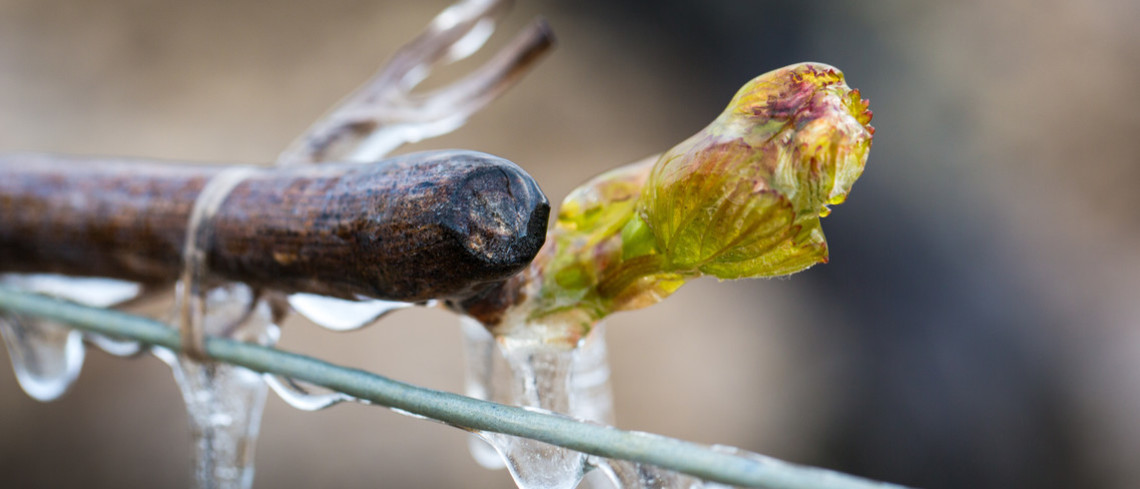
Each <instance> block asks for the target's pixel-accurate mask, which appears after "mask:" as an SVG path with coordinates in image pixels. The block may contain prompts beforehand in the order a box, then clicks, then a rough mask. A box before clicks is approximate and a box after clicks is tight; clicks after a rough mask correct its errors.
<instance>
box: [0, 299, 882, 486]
mask: <svg viewBox="0 0 1140 489" xmlns="http://www.w3.org/2000/svg"><path fill="white" fill-rule="evenodd" d="M0 310H7V311H10V312H13V313H18V314H24V315H30V316H36V317H41V318H44V319H50V320H54V321H59V322H62V323H67V324H69V325H71V326H74V327H76V328H79V329H83V330H87V331H94V332H97V333H101V334H105V335H110V336H115V337H120V338H125V339H131V340H134V341H139V342H142V343H146V344H150V345H157V346H161V347H163V348H168V349H170V350H173V351H179V350H180V349H181V337H180V335H179V333H178V331H177V330H175V329H173V328H171V327H169V326H167V325H165V324H163V323H161V322H158V321H155V320H152V319H147V318H143V317H139V316H133V315H130V314H126V313H123V312H119V311H114V310H109V309H99V308H94V307H87V306H81V305H78V304H75V303H71V302H67V301H63V300H59V299H55V298H51V297H46V296H42V295H37V294H31V293H27V292H21V291H18V290H13V289H11V288H5V287H0ZM206 354H207V355H208V356H209V357H210V358H212V359H214V360H218V361H221V362H225V363H230V364H233V365H239V366H242V367H245V368H248V369H250V370H254V371H257V372H263V373H271V374H276V375H283V376H286V377H291V378H293V379H296V380H301V381H305V382H309V383H312V384H316V385H320V386H323V387H326V388H329V389H333V390H336V391H339V392H342V393H345V394H348V395H350V396H353V397H356V398H359V399H364V400H367V401H370V402H372V403H375V404H379V405H381V406H386V407H390V408H396V409H400V410H403V411H407V412H409V413H412V414H417V415H420V416H424V417H427V418H431V419H435V420H438V421H442V422H444V423H447V424H451V425H454V426H458V427H461V428H466V429H471V430H481V431H490V432H495V433H503V434H507V435H513V436H520V437H525V438H531V439H534V440H538V441H542V442H545V443H549V444H552V445H557V446H560V447H565V448H569V449H572V450H576V451H579V452H583V453H588V454H592V455H597V456H601V457H606V458H612V459H623V460H630V461H635V462H641V463H646V464H651V465H657V466H660V467H663V468H666V469H670V470H674V471H677V472H682V473H685V474H689V475H692V476H696V477H699V478H701V479H704V480H708V481H714V482H720V483H725V484H731V485H735V486H745V487H763V488H770V489H861V488H866V489H870V488H877V489H885V488H900V487H901V486H897V485H893V484H887V483H883V482H875V481H870V480H867V479H862V478H859V477H855V476H851V475H847V474H843V473H839V472H834V471H829V470H826V469H820V468H814V467H806V466H800V465H795V464H791V463H788V462H783V461H780V460H776V459H771V458H764V459H755V458H745V457H738V456H735V455H731V454H727V453H721V452H717V451H714V450H712V449H711V448H710V447H707V446H704V445H699V444H696V443H691V442H687V441H683V440H678V439H674V438H667V437H664V436H659V435H654V434H649V433H642V432H635V431H624V430H619V429H616V428H612V427H608V426H600V425H596V424H589V423H583V422H580V421H576V420H574V419H571V418H568V417H565V416H559V415H556V414H546V413H540V412H534V411H528V410H526V409H522V408H519V407H514V406H506V405H502V404H496V403H493V402H488V401H482V400H478V399H473V398H470V397H465V396H461V395H458V394H453V393H450V392H443V391H437V390H433V389H427V388H424V387H418V386H414V385H411V384H406V383H403V382H399V381H395V380H392V379H389V378H386V377H382V376H379V375H376V374H373V373H370V372H366V371H363V370H357V369H351V368H346V367H341V366H339V365H333V364H331V363H328V362H325V361H323V360H319V359H316V358H312V357H307V356H304V355H298V354H296V353H290V352H287V351H283V350H278V349H274V348H267V347H263V346H259V345H254V344H250V343H243V342H239V341H234V340H229V339H224V338H215V337H208V338H206Z"/></svg>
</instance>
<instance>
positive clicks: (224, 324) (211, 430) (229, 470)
mask: <svg viewBox="0 0 1140 489" xmlns="http://www.w3.org/2000/svg"><path fill="white" fill-rule="evenodd" d="M199 300H202V301H204V306H205V314H204V315H203V316H202V317H201V324H200V325H198V326H199V327H201V328H203V332H204V333H205V334H206V335H209V336H218V337H224V338H230V339H233V340H237V341H244V342H249V343H256V344H260V345H266V346H271V345H274V344H276V342H277V339H278V338H279V336H280V330H279V329H278V327H277V326H276V324H274V319H275V318H274V317H273V311H272V308H271V307H270V306H269V304H268V303H267V302H266V301H265V300H261V299H260V298H258V297H257V296H256V294H255V293H254V292H253V291H252V290H250V288H249V287H247V286H245V285H243V284H237V283H231V284H227V285H224V286H221V287H217V288H214V289H210V290H208V291H205V292H204V293H203V297H200V298H199ZM175 309H176V310H178V308H177V307H176V308H175ZM153 352H154V354H155V356H157V357H159V358H160V359H162V360H163V361H164V362H166V363H167V364H168V365H170V368H171V370H173V372H174V378H175V380H176V381H177V382H178V387H179V389H180V390H181V391H182V398H183V400H184V401H185V402H186V409H187V414H189V417H190V428H191V433H192V435H193V438H194V449H193V458H192V467H193V468H194V469H193V470H194V474H193V475H194V484H195V486H194V487H199V488H219V489H220V488H248V487H250V486H251V485H252V484H253V473H254V469H253V452H254V446H255V445H256V443H257V434H258V430H259V427H260V424H261V413H262V410H263V408H264V406H265V395H266V391H267V388H266V384H265V382H263V381H262V377H261V374H258V373H256V372H253V371H251V370H247V369H245V368H242V367H237V366H234V365H228V364H224V363H218V362H213V361H209V360H203V361H199V360H197V359H193V358H191V357H189V356H187V355H185V354H176V353H174V352H171V351H169V350H166V349H163V348H154V350H153Z"/></svg>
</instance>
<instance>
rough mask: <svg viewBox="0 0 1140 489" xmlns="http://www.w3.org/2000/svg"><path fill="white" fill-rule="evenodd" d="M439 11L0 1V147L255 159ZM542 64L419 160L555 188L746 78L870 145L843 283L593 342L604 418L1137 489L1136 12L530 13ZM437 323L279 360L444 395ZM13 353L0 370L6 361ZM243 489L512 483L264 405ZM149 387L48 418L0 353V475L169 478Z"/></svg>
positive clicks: (419, 438) (438, 449) (843, 240)
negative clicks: (838, 83) (495, 164)
mask: <svg viewBox="0 0 1140 489" xmlns="http://www.w3.org/2000/svg"><path fill="white" fill-rule="evenodd" d="M446 5H447V2H445V1H438V0H436V1H430V2H401V3H396V2H371V1H356V0H331V1H324V2H255V1H245V0H243V1H236V2H233V1H231V2H221V1H204V2H176V1H169V0H153V1H142V0H138V1H131V0H116V1H103V2H99V1H96V2H87V1H79V0H69V1H64V0H58V1H40V0H3V1H0V151H16V150H34V151H53V152H66V153H76V154H93V155H94V154H98V155H129V156H142V157H154V158H166V159H178V160H196V161H215V162H243V163H244V162H255V163H267V162H270V161H272V160H273V159H274V158H275V156H276V154H277V153H278V152H279V151H280V150H281V149H282V148H284V147H285V145H286V144H288V143H289V142H290V141H291V140H292V138H294V137H295V136H296V135H297V134H299V133H300V132H301V131H302V130H303V129H304V128H305V127H306V126H307V125H308V124H309V123H310V122H312V121H313V120H314V119H315V118H316V117H318V116H319V115H320V114H321V113H322V112H323V111H324V110H325V109H326V108H327V107H329V106H330V105H331V104H332V103H334V102H335V101H337V100H338V99H339V98H340V97H342V96H343V95H345V94H346V93H348V92H349V91H350V90H351V89H353V88H354V87H355V86H356V85H357V84H359V83H361V82H362V81H363V80H364V79H365V78H367V77H368V76H369V75H370V74H371V73H372V72H373V71H375V69H376V68H377V67H379V66H380V65H381V64H382V63H383V61H384V60H386V59H387V57H388V56H390V55H391V54H392V53H393V51H394V50H395V49H396V48H397V46H398V45H399V44H400V43H401V42H403V41H405V40H408V39H410V38H411V37H412V36H413V35H415V34H416V33H417V32H418V31H419V30H420V29H421V28H422V26H424V25H425V24H426V23H427V22H428V20H429V19H430V18H431V17H432V16H433V15H434V14H435V13H436V12H437V11H439V10H440V9H442V8H444V7H445V6H446ZM537 14H542V15H544V16H546V17H547V18H548V19H549V20H550V23H551V24H552V26H553V28H554V30H555V32H556V34H557V35H558V38H559V41H560V45H559V47H558V49H557V51H556V52H555V53H554V55H553V56H551V57H549V58H547V59H545V60H544V61H543V62H542V63H541V65H540V66H539V67H538V69H537V70H536V71H535V72H534V73H532V74H530V75H529V76H528V77H527V78H526V79H525V80H523V82H522V83H521V85H520V86H518V87H516V88H515V89H513V90H512V91H511V92H510V93H508V94H507V95H506V96H505V97H504V98H503V99H501V100H500V101H498V102H496V103H495V104H493V105H492V106H491V107H490V108H489V109H487V110H486V111H485V112H483V113H480V114H478V115H477V116H475V117H474V118H473V119H472V120H471V121H470V122H469V124H468V125H467V127H465V128H463V129H461V130H459V131H458V132H456V133H455V134H453V135H450V136H447V137H443V138H440V139H437V140H432V141H427V142H425V143H422V144H419V145H417V146H416V147H414V148H407V150H412V149H427V148H443V147H461V148H469V149H475V150H482V151H487V152H490V153H494V154H498V155H501V156H504V157H507V158H509V159H511V160H513V161H515V162H518V163H519V164H520V165H522V166H523V167H524V168H526V169H527V170H528V171H530V172H531V173H532V175H534V176H535V178H536V179H537V180H538V181H539V183H540V184H542V185H543V187H544V189H545V190H546V192H547V194H548V195H550V196H551V199H552V200H555V201H557V200H559V199H561V197H562V196H563V195H565V194H566V193H567V192H568V191H569V190H570V189H571V188H572V187H573V186H575V185H576V184H577V183H579V182H581V181H582V180H584V179H586V178H587V177H589V176H591V175H593V174H595V173H597V172H600V171H602V170H604V169H607V168H610V167H612V166H616V165H618V164H622V163H626V162H630V161H633V160H635V159H639V158H641V157H643V156H646V155H649V154H652V153H655V152H659V151H662V150H664V149H666V148H668V147H669V146H671V145H672V144H673V143H675V142H678V141H680V140H681V139H683V138H684V137H687V136H688V135H689V134H691V133H693V132H695V131H697V130H698V129H700V128H701V127H702V126H703V125H704V124H706V123H707V122H708V121H710V120H711V119H712V118H713V117H714V116H715V115H716V114H717V113H718V112H719V111H720V110H721V108H722V107H723V104H725V103H726V102H727V101H728V99H729V98H730V97H731V95H732V94H733V93H734V92H735V90H736V89H737V88H738V87H739V86H740V85H741V84H743V83H744V82H745V81H747V80H748V79H749V78H751V77H753V76H755V75H758V74H760V73H763V72H765V71H768V70H770V69H773V68H776V67H779V66H782V65H785V64H789V63H793V62H797V61H805V60H812V61H821V62H826V63H830V64H834V65H836V66H838V67H840V68H841V69H843V70H844V71H845V72H846V74H847V77H848V81H849V83H850V84H851V85H852V86H854V87H858V88H860V89H862V91H863V93H864V94H865V95H866V96H868V97H870V98H871V100H872V102H871V108H872V109H873V110H874V111H875V120H874V125H875V126H876V127H877V129H878V132H877V133H876V139H875V145H874V148H873V150H872V152H871V159H870V162H869V164H868V166H867V171H866V174H865V175H864V177H863V179H862V180H861V181H860V182H859V183H858V184H857V185H856V187H855V191H854V193H853V195H852V197H851V199H850V201H849V202H848V203H847V204H844V205H843V206H841V207H838V208H836V212H835V213H834V214H833V215H832V216H831V217H829V218H828V219H827V220H826V221H825V224H824V228H825V231H826V232H827V235H828V238H829V242H830V245H831V246H830V248H831V253H832V255H831V259H832V261H831V263H830V264H828V265H825V266H820V267H816V268H813V269H812V270H810V271H807V272H805V273H802V274H800V275H797V276H795V277H793V278H791V279H786V280H772V281H750V282H736V283H722V284H718V283H715V282H713V281H701V282H699V283H695V284H693V285H690V286H686V287H685V288H684V289H683V290H682V291H681V292H680V293H678V294H677V295H676V296H675V297H674V298H671V299H670V300H668V301H666V302H665V303H663V304H660V305H658V306H655V307H653V308H650V309H647V310H644V311H639V312H634V313H625V314H620V315H618V316H615V317H613V318H612V320H610V321H609V326H610V327H609V340H610V353H611V359H612V366H613V372H614V374H613V384H614V390H615V397H616V405H617V406H616V407H617V411H618V425H619V426H621V427H623V428H630V429H640V430H647V431H653V432H657V433H662V434H666V435H671V436H676V437H681V438H685V439H690V440H695V441H701V442H708V443H724V444H730V445H737V446H740V447H743V448H746V449H749V450H753V451H757V452H761V453H765V454H769V455H773V456H777V457H781V458H785V459H789V460H793V461H796V462H801V463H806V464H814V465H823V466H826V467H830V468H835V469H840V470H844V471H849V472H853V473H857V474H861V475H865V476H868V477H874V478H882V479H887V480H891V481H895V482H901V483H906V484H913V485H918V486H923V487H930V488H959V487H960V488H1012V487H1034V488H1071V487H1082V488H1129V487H1135V486H1136V481H1137V480H1140V464H1137V463H1136V460H1135V458H1136V454H1138V453H1140V328H1137V323H1138V319H1137V317H1138V315H1140V296H1138V292H1137V290H1140V254H1138V253H1137V250H1140V218H1138V217H1137V211H1136V210H1135V209H1136V208H1137V205H1138V204H1140V197H1138V196H1140V192H1136V191H1134V187H1135V185H1136V182H1137V180H1138V177H1140V157H1138V156H1137V155H1140V137H1137V134H1140V101H1138V98H1137V96H1136V93H1135V92H1136V90H1137V89H1140V30H1138V29H1136V27H1135V26H1136V24H1137V22H1138V21H1140V3H1137V2H1134V1H1128V0H1094V1H1086V2H1060V1H1027V0H1002V1H991V2H984V1H965V2H955V3H952V4H951V3H942V2H908V1H902V0H897V1H884V2H876V3H873V4H865V5H850V4H848V3H847V2H838V1H797V2H793V1H775V2H733V1H728V0H718V1H706V2H681V1H657V2H648V1H644V2H638V1H634V0H624V1H602V0H590V1H580V2H574V3H573V5H570V4H560V3H557V2H552V1H525V0H520V1H519V5H517V6H516V9H515V12H514V13H513V14H512V15H511V17H510V18H509V20H508V21H507V22H505V23H504V25H503V26H501V27H500V31H499V33H498V34H497V35H496V37H495V39H494V40H493V41H492V46H491V47H492V48H493V47H494V46H496V45H500V44H502V43H503V42H504V40H505V39H506V38H508V37H510V35H511V34H513V33H514V32H515V31H516V30H517V29H519V28H520V27H521V26H522V25H523V24H524V23H525V22H526V21H527V20H529V19H530V18H531V17H532V16H534V15H537ZM459 336H460V335H459V330H458V327H457V324H456V321H455V320H454V319H453V318H451V317H449V316H448V315H447V314H445V313H442V312H440V311H434V310H411V311H403V312H400V313H397V314H396V315H395V316H394V317H391V318H389V319H388V320H385V321H384V322H383V323H381V324H379V325H376V326H373V327H370V328H368V329H366V330H364V331H360V332H354V333H348V334H335V333H330V332H326V331H323V330H319V329H317V328H315V327H313V326H311V325H309V324H305V323H304V321H302V320H299V319H296V318H294V319H293V320H291V321H289V322H288V323H287V324H286V327H285V334H284V340H283V342H282V347H283V348H286V349H290V350H295V351H302V352H305V353H309V354H312V355H315V356H319V357H321V358H324V359H327V360H331V361H334V362H338V363H342V364H347V365H352V366H357V367H361V368H365V369H367V370H370V371H373V372H377V373H380V374H383V375H388V376H391V377H393V378H396V379H400V380H406V381H410V382H414V383H418V384H422V385H427V386H431V387H435V388H442V389H448V390H453V391H458V390H460V389H461V386H462V378H463V377H462V371H461V351H460V343H459ZM0 355H2V356H5V357H6V354H0ZM262 433H263V434H262V437H261V441H260V444H259V447H258V452H257V479H256V482H255V486H256V487H394V488H403V487H409V488H411V487H510V481H509V477H508V476H507V474H506V473H505V472H503V471H487V470H483V469H481V468H479V467H478V466H476V464H475V462H473V461H472V460H471V458H470V457H469V456H468V455H467V453H466V443H465V434H464V433H462V432H460V431H458V430H454V429H451V428H447V427H444V426H442V425H437V424H434V423H427V422H422V421H417V420H412V419H409V418H405V417H402V416H399V415H396V414H393V413H390V412H388V411H386V410H382V409H378V408H368V407H363V406H342V407H336V408H333V409H330V410H326V411H323V412H318V413H305V412H299V411H295V410H292V409H291V408H288V407H287V406H285V405H284V404H283V403H282V402H281V401H279V400H277V399H276V398H273V397H272V396H271V397H270V401H269V402H268V407H267V412H266V415H265V418H264V423H263V428H262ZM188 453H189V450H188V434H187V423H186V419H185V414H184V411H183V409H182V407H181V399H180V397H179V394H178V391H177V389H176V387H175V385H174V382H173V380H172V379H171V378H170V372H169V369H167V368H166V367H165V366H164V365H162V364H161V363H160V362H158V361H156V360H155V359H153V358H149V357H148V358H143V359H138V360H124V359H119V358H112V357H109V356H108V355H106V354H103V353H101V352H98V351H95V350H92V351H91V352H89V355H88V359H87V364H86V366H85V368H84V371H83V374H82V375H81V377H80V379H79V381H78V383H77V384H76V385H75V386H74V388H73V390H72V392H70V393H69V394H68V395H67V396H65V397H64V398H63V399H62V400H60V401H57V402H55V403H50V404H40V403H37V402H35V401H32V400H31V399H29V398H28V397H26V396H24V395H23V393H22V392H21V391H20V389H19V387H18V386H17V384H16V382H15V380H14V378H13V376H12V374H11V371H10V367H9V365H8V363H7V361H6V360H4V361H3V363H2V366H0V486H3V487H180V486H184V485H185V484H186V481H187V480H188V471H189V469H188V467H187V457H188Z"/></svg>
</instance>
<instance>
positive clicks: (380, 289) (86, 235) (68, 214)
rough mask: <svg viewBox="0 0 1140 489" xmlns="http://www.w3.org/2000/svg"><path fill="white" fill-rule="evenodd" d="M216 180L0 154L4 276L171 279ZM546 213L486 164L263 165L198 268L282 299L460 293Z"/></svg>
mask: <svg viewBox="0 0 1140 489" xmlns="http://www.w3.org/2000/svg"><path fill="white" fill-rule="evenodd" d="M223 169H224V167H218V166H195V165H182V164H175V165H164V164H155V163H153V162H144V161H129V160H122V159H92V158H75V157H63V156H55V155H4V156H0V272H38V273H59V274H65V275H81V276H102V277H111V278H120V279H126V280H133V281H139V282H147V283H156V282H157V283H161V282H170V281H173V280H175V279H177V277H178V276H179V274H180V273H181V267H182V250H183V244H184V240H185V239H186V236H185V235H186V227H187V224H188V220H189V216H190V214H191V210H192V209H193V206H194V201H195V199H196V198H197V196H198V194H199V193H200V192H201V190H202V188H203V186H204V185H205V184H206V182H207V181H208V180H209V179H210V178H211V177H212V176H214V175H216V174H217V173H219V172H220V171H222V170H223ZM549 210H550V207H549V203H548V202H547V200H546V197H545V196H544V195H543V194H542V192H541V190H539V188H538V186H537V184H535V183H534V181H533V180H532V179H531V178H530V176H529V175H527V174H526V173H525V172H524V171H522V170H521V169H520V168H519V167H517V166H515V165H514V164H513V163H511V162H509V161H506V160H503V159H501V158H497V157H494V156H491V155H487V154H483V153H476V152H469V151H437V152H431V153H418V154H413V155H407V156H403V157H398V158H393V159H390V160H385V161H382V162H379V163H375V164H370V165H345V164H330V165H321V166H306V167H290V168H277V169H268V168H267V169H264V170H259V171H257V172H256V173H254V174H253V175H252V176H251V177H249V178H247V179H246V180H244V181H242V182H241V183H240V184H238V185H237V186H236V187H235V188H234V189H233V190H232V191H231V192H230V194H229V195H228V196H227V197H226V199H225V200H224V201H223V203H222V205H221V207H220V209H219V210H218V212H217V214H216V215H214V216H213V219H212V220H211V221H210V223H209V225H212V226H213V228H214V229H213V230H214V233H213V238H212V239H211V240H210V241H209V246H208V247H207V263H208V265H209V270H210V273H211V274H212V275H213V276H215V277H219V278H223V279H227V280H235V281H241V282H245V283H248V284H250V285H253V286H255V287H266V288H272V289H277V290H283V291H286V292H308V293H314V294H322V295H330V296H337V297H343V298H357V297H371V298H380V299H389V300H403V301H423V300H427V299H431V298H456V297H465V296H469V295H471V294H473V293H476V292H478V291H480V290H482V289H484V288H485V287H486V285H488V284H491V283H495V282H498V281H501V280H504V279H506V278H508V277H510V276H511V275H513V274H514V273H516V272H518V271H519V270H521V269H522V268H523V267H525V266H526V265H527V264H528V263H529V262H530V260H531V259H532V258H533V257H534V255H535V254H536V253H537V252H538V250H539V248H540V247H541V246H542V243H543V241H544V240H545V234H546V222H547V217H548V214H549Z"/></svg>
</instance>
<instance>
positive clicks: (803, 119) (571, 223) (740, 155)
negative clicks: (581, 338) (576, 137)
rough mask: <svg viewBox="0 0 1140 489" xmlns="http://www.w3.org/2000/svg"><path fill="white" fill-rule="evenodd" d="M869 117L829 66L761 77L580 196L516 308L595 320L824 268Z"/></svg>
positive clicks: (569, 205) (860, 162)
mask: <svg viewBox="0 0 1140 489" xmlns="http://www.w3.org/2000/svg"><path fill="white" fill-rule="evenodd" d="M870 120H871V112H870V111H869V110H867V102H866V101H865V100H863V99H862V98H860V96H859V91H858V90H852V89H850V88H849V87H848V86H847V84H846V83H845V82H844V79H843V74H842V73H841V72H839V70H837V69H835V68H832V67H830V66H827V65H823V64H818V63H801V64H797V65H792V66H788V67H785V68H781V69H778V70H775V71H771V72H769V73H766V74H764V75H761V76H759V77H757V78H755V79H753V80H752V81H750V82H748V83H747V84H746V85H745V86H744V87H743V88H741V89H740V91H739V92H737V94H736V96H735V97H733V99H732V101H731V102H730V103H729V105H728V107H727V108H726V109H725V110H724V112H723V113H721V115H720V116H719V117H717V119H716V120H714V121H713V122H712V123H711V124H709V126H708V127H706V128H704V129H703V130H701V131H700V132H698V133H697V134H695V135H693V136H692V137H690V138H689V139H687V140H685V141H684V142H682V143H680V144H678V145H677V146H675V147H674V148H672V149H670V150H669V151H667V152H665V153H664V154H663V155H661V156H660V157H658V158H656V159H650V160H646V161H642V162H640V163H635V164H633V165H629V166H626V167H622V168H618V169H616V170H612V171H610V172H607V173H604V174H602V175H600V176H598V177H596V178H594V179H592V180H590V181H589V182H587V183H586V184H584V185H583V186H581V187H579V188H578V189H576V190H574V191H573V192H571V193H570V195H569V196H567V197H566V199H565V200H564V201H563V203H562V208H561V211H560V214H559V217H558V221H557V223H556V225H555V227H554V229H553V230H552V231H551V233H550V235H549V238H548V239H547V243H546V246H545V248H544V249H543V251H542V252H541V253H540V255H539V258H538V259H536V260H535V262H534V263H533V264H532V266H531V269H530V272H529V275H528V276H529V277H530V278H528V279H527V280H528V284H529V285H526V286H524V287H525V288H526V290H525V291H523V292H521V293H520V294H518V297H520V300H522V301H523V302H522V303H520V304H517V305H516V306H517V307H515V311H516V312H523V313H524V314H526V315H527V316H528V317H530V318H532V319H537V318H542V317H548V318H551V319H553V316H554V315H557V316H559V317H561V318H562V320H563V321H570V322H576V323H580V325H584V326H586V327H587V328H588V324H590V323H592V322H593V321H597V320H598V319H600V318H602V317H604V316H605V315H607V314H609V313H611V312H614V311H619V310H626V309H636V308H639V307H644V306H647V305H650V304H653V303H655V302H658V301H660V300H661V299H663V298H665V297H666V296H668V295H669V294H671V293H673V292H674V291H676V290H677V289H678V288H679V287H680V286H681V285H682V284H684V282H685V281H686V280H689V279H692V278H695V277H699V276H702V275H711V276H714V277H717V278H720V279H738V278H748V277H772V276H780V275H787V274H791V273H795V272H798V271H801V270H803V269H805V268H808V267H810V266H812V265H815V264H816V263H822V262H826V261H827V256H828V255H827V241H826V240H825V239H824V235H823V230H822V228H821V227H820V218H821V217H824V216H827V214H828V213H829V212H830V210H829V208H828V206H829V205H834V204H839V203H842V202H843V201H844V200H845V199H846V197H847V194H848V192H850V190H851V186H852V184H853V183H854V182H855V180H856V179H857V178H859V176H860V175H861V174H862V173H863V167H864V165H865V163H866V161H867V153H868V151H869V150H870V147H871V139H872V135H873V134H874V128H872V127H871V126H870V124H869V123H870Z"/></svg>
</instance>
